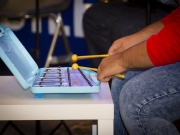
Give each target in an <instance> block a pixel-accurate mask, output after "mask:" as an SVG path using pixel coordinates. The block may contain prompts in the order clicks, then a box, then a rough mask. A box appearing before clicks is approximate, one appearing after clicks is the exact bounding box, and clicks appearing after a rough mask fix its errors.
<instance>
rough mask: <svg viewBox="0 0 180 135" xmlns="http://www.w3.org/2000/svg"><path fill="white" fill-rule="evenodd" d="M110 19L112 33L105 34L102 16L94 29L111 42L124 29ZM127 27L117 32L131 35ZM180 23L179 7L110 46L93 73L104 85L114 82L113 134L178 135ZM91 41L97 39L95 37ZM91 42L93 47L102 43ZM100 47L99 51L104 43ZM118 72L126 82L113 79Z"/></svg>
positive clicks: (179, 116)
mask: <svg viewBox="0 0 180 135" xmlns="http://www.w3.org/2000/svg"><path fill="white" fill-rule="evenodd" d="M105 9H106V8H105ZM96 14H97V15H98V12H97V13H96ZM105 15H106V14H104V16H105ZM99 17H100V16H99ZM124 17H126V16H124ZM112 18H113V17H112ZM112 18H111V19H112ZM106 19H107V18H106ZM111 19H109V22H110V25H109V27H110V26H111V27H112V28H113V27H117V29H114V31H115V32H114V31H113V30H112V31H113V32H111V31H108V25H106V23H105V22H104V20H103V17H102V19H101V21H102V22H101V21H99V24H100V25H101V27H95V25H93V24H92V26H93V27H94V28H96V30H97V33H98V32H99V34H104V36H107V35H108V32H109V33H112V34H109V38H110V39H111V37H112V36H113V34H114V33H116V32H117V31H118V27H120V26H119V25H122V23H120V22H119V25H116V26H114V25H113V24H114V22H113V21H111ZM134 20H135V21H137V20H136V19H134ZM116 21H117V20H116ZM123 21H124V20H122V22H123ZM140 21H141V20H140ZM100 22H101V23H100ZM111 22H112V24H111ZM117 22H118V21H117ZM132 22H133V21H131V23H132ZM117 24H118V23H117ZM128 24H129V23H128V22H126V23H125V24H124V26H121V28H124V29H125V28H126V27H127V29H128V30H129V25H128ZM137 24H138V23H137ZM179 24H180V7H178V8H177V9H176V10H174V11H173V12H171V13H170V14H169V15H166V16H165V17H163V18H162V19H160V20H159V21H156V22H154V23H153V24H151V25H149V26H147V27H145V28H143V29H142V30H139V31H138V32H136V33H133V32H132V33H129V34H128V35H124V37H121V36H120V37H119V38H117V39H115V41H114V42H113V41H112V45H111V47H110V48H109V50H108V54H109V55H110V56H108V57H106V58H104V59H103V60H102V61H101V63H100V65H99V67H98V72H97V73H98V79H99V80H100V81H102V82H107V81H109V80H110V79H111V78H113V81H112V87H111V93H112V98H113V101H114V111H115V112H114V135H127V134H129V135H180V133H179V132H178V130H177V128H176V127H175V126H174V124H173V121H175V120H178V119H180V109H179V106H180V81H179V77H180V38H179V37H180V25H179ZM104 26H107V27H104ZM98 28H99V29H98ZM103 28H104V29H103ZM134 28H136V27H135V26H134ZM101 29H102V30H104V31H106V32H105V33H103V32H102V31H101ZM96 30H94V29H91V31H94V32H96ZM119 30H120V29H119ZM101 32H102V33H101ZM115 35H116V34H115ZM117 35H118V34H117ZM93 36H94V37H96V34H94V35H93ZM86 38H88V36H87V37H86ZM96 38H97V37H96ZM104 39H106V38H104ZM107 39H108V36H107ZM89 40H91V39H89ZM87 41H88V39H87ZM92 41H93V42H92V43H94V44H96V45H97V43H99V42H100V41H101V39H100V40H98V38H97V41H96V40H92ZM102 43H103V42H102ZM104 43H106V41H105V40H104ZM107 43H108V42H107ZM109 43H110V41H109ZM101 45H102V48H103V47H104V46H103V45H105V44H101ZM96 48H97V47H96ZM104 53H107V52H104ZM118 73H123V74H124V75H125V78H124V79H121V78H117V77H113V76H114V75H115V74H118Z"/></svg>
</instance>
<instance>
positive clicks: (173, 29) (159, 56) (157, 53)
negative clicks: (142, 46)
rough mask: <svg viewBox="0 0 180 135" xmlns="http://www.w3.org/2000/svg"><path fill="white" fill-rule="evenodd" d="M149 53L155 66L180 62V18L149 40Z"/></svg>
mask: <svg viewBox="0 0 180 135" xmlns="http://www.w3.org/2000/svg"><path fill="white" fill-rule="evenodd" d="M147 52H148V55H149V58H150V59H151V61H152V63H153V64H154V66H163V65H167V64H171V63H176V62H180V17H177V18H176V19H174V21H173V22H170V23H168V24H167V25H166V26H165V27H164V28H163V29H162V30H161V31H160V32H159V33H158V34H156V35H152V36H151V37H150V38H149V39H148V40H147Z"/></svg>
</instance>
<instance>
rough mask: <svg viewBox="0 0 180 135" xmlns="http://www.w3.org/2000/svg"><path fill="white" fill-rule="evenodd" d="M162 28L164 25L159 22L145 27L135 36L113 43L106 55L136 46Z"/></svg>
mask: <svg viewBox="0 0 180 135" xmlns="http://www.w3.org/2000/svg"><path fill="white" fill-rule="evenodd" d="M163 27H164V24H163V23H162V22H161V21H158V22H156V23H153V24H151V25H149V26H147V27H145V28H144V29H142V30H140V31H139V32H137V33H135V34H132V35H129V36H126V37H123V38H120V39H118V40H116V41H114V42H113V44H112V46H111V47H110V49H109V51H108V54H110V55H113V54H116V53H120V52H123V51H124V50H126V49H128V48H130V47H132V46H134V45H136V44H139V43H141V42H143V41H146V40H147V39H148V38H149V37H150V36H151V35H153V34H156V33H158V32H159V31H160V30H161V29H162V28H163Z"/></svg>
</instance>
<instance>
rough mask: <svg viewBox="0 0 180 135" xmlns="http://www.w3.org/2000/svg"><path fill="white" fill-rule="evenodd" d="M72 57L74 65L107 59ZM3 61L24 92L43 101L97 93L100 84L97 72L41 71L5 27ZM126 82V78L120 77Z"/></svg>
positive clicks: (0, 31)
mask: <svg viewBox="0 0 180 135" xmlns="http://www.w3.org/2000/svg"><path fill="white" fill-rule="evenodd" d="M107 56H108V55H98V56H81V57H80V56H77V55H73V56H72V61H77V60H78V59H85V58H95V57H107ZM0 57H1V59H2V60H3V62H4V63H5V64H6V65H7V67H8V68H9V69H10V71H11V72H12V73H13V75H14V76H15V77H16V79H17V80H18V81H19V83H20V84H21V86H22V87H23V88H24V89H28V88H30V89H31V92H32V93H33V94H35V97H44V94H45V93H98V92H99V91H100V81H98V80H97V73H96V72H95V71H97V69H95V68H88V67H81V66H78V65H77V64H73V65H72V67H49V68H40V69H39V68H38V66H37V64H36V62H35V61H34V60H33V58H32V57H31V56H30V54H29V53H28V52H27V50H26V49H25V47H24V46H23V45H22V43H21V42H20V41H19V39H18V38H17V37H16V35H15V34H14V33H13V32H12V31H11V30H10V29H9V28H6V27H4V26H0ZM120 77H121V78H123V75H120Z"/></svg>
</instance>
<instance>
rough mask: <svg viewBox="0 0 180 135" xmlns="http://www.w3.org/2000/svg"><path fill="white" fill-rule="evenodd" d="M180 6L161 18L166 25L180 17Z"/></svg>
mask: <svg viewBox="0 0 180 135" xmlns="http://www.w3.org/2000/svg"><path fill="white" fill-rule="evenodd" d="M179 13H180V6H179V7H178V8H177V9H176V10H173V11H172V12H171V13H170V14H168V15H167V16H165V17H164V18H163V19H161V21H162V23H163V24H164V25H166V24H168V23H169V22H171V21H173V20H174V19H175V18H176V17H178V16H179V17H180V14H179Z"/></svg>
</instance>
